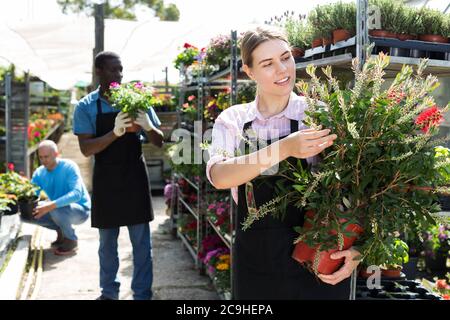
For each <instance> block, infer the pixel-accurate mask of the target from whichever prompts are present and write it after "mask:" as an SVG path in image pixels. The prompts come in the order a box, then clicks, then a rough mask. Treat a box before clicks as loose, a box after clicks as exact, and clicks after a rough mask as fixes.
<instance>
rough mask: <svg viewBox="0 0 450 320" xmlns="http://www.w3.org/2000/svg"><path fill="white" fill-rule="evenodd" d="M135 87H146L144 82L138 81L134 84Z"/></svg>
mask: <svg viewBox="0 0 450 320" xmlns="http://www.w3.org/2000/svg"><path fill="white" fill-rule="evenodd" d="M134 87H135V88H136V89H142V88H143V87H144V85H143V84H142V82H136V83H135V84H134Z"/></svg>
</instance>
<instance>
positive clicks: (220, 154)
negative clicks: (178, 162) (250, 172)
mask: <svg viewBox="0 0 450 320" xmlns="http://www.w3.org/2000/svg"><path fill="white" fill-rule="evenodd" d="M257 105H258V97H257V98H256V100H254V101H252V102H250V103H245V104H239V105H234V106H232V107H230V108H228V109H226V110H224V111H223V112H222V113H221V114H220V115H219V117H218V118H217V119H216V121H215V123H214V127H213V131H212V142H211V145H210V147H209V150H208V151H209V156H210V159H209V161H208V163H207V166H206V176H207V178H208V180H209V181H210V182H211V184H212V185H213V186H214V182H213V181H212V179H211V175H210V172H211V167H212V166H213V165H214V164H216V163H218V162H221V161H224V160H226V159H230V158H233V157H235V154H236V150H238V149H239V144H240V141H241V138H242V134H243V129H244V125H245V123H247V122H250V121H253V122H252V126H251V129H252V131H253V132H255V134H256V136H257V137H258V138H261V139H264V140H268V139H271V140H274V139H278V138H279V137H284V136H287V135H289V134H290V133H291V131H290V130H291V127H290V122H291V121H290V120H297V121H299V130H304V129H307V127H306V126H305V125H304V124H303V122H302V120H303V118H304V116H305V109H306V108H307V104H306V101H305V98H304V97H300V96H297V95H296V94H295V93H291V96H290V97H289V102H288V105H287V107H286V108H285V109H284V110H283V111H282V112H280V113H278V114H276V115H273V116H271V117H269V118H264V116H263V115H262V114H261V113H260V112H259V110H258V108H257ZM314 158H315V157H314ZM314 158H308V159H307V161H308V162H309V163H311V162H315V159H314ZM231 191H232V195H233V199H234V201H235V202H236V203H237V202H238V192H237V186H236V187H233V188H231Z"/></svg>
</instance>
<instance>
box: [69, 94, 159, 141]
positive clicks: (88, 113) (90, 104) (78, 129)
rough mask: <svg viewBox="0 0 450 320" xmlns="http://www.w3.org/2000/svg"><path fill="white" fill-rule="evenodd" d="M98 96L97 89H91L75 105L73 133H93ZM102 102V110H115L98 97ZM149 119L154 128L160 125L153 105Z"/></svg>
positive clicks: (115, 110)
mask: <svg viewBox="0 0 450 320" xmlns="http://www.w3.org/2000/svg"><path fill="white" fill-rule="evenodd" d="M98 97H99V89H97V90H95V91H92V92H91V93H89V94H88V95H87V96H85V97H83V98H82V99H81V100H80V101H79V102H78V104H77V106H76V107H75V112H74V114H73V133H74V134H95V130H96V126H95V119H96V117H97V99H98ZM100 102H101V104H102V112H103V113H110V112H117V109H114V108H113V107H112V106H111V105H110V104H109V103H108V102H107V101H106V100H105V99H103V98H102V97H100ZM148 116H149V118H150V121H151V122H152V123H153V125H154V126H155V127H156V128H159V127H160V126H161V121H159V118H158V116H157V115H156V112H155V110H153V107H150V110H149V111H148Z"/></svg>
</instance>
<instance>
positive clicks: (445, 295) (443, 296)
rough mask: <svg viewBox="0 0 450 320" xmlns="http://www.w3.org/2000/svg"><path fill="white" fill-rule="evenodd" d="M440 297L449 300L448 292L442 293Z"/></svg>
mask: <svg viewBox="0 0 450 320" xmlns="http://www.w3.org/2000/svg"><path fill="white" fill-rule="evenodd" d="M442 298H444V300H450V294H444V295H442Z"/></svg>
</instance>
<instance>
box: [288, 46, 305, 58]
mask: <svg viewBox="0 0 450 320" xmlns="http://www.w3.org/2000/svg"><path fill="white" fill-rule="evenodd" d="M291 52H292V56H293V57H294V58H300V57H303V56H304V55H305V50H303V49H302V48H297V47H292V50H291Z"/></svg>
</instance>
